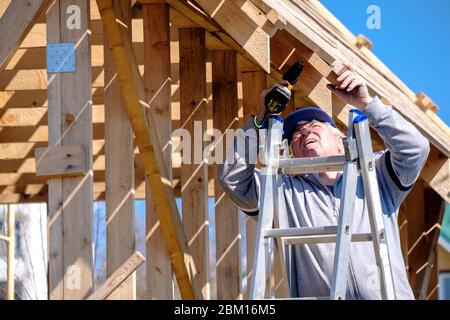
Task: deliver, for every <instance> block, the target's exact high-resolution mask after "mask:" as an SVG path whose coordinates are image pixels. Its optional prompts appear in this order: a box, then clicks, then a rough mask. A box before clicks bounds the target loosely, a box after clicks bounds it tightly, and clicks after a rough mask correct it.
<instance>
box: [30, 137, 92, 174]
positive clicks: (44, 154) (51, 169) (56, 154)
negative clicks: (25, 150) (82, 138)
mask: <svg viewBox="0 0 450 320" xmlns="http://www.w3.org/2000/svg"><path fill="white" fill-rule="evenodd" d="M34 152H35V158H36V176H44V177H53V178H58V177H59V178H61V177H69V176H72V177H73V176H83V175H85V174H86V173H87V172H88V169H89V167H88V163H89V161H87V160H86V154H85V152H84V149H83V146H82V145H73V146H58V147H51V148H36V149H35V151H34Z"/></svg>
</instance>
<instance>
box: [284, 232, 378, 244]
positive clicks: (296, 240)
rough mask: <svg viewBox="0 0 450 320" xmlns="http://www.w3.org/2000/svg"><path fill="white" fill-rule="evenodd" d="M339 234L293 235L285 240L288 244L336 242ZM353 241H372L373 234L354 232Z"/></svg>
mask: <svg viewBox="0 0 450 320" xmlns="http://www.w3.org/2000/svg"><path fill="white" fill-rule="evenodd" d="M336 238H337V235H335V234H332V235H320V236H317V235H312V236H302V237H292V238H287V239H286V240H285V242H284V243H285V244H287V245H298V244H316V243H335V242H336ZM351 241H352V242H364V241H372V234H370V233H354V234H352V240H351Z"/></svg>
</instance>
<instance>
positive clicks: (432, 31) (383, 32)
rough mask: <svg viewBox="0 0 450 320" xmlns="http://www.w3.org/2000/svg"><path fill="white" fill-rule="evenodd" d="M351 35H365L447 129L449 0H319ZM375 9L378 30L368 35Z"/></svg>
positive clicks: (449, 100)
mask: <svg viewBox="0 0 450 320" xmlns="http://www.w3.org/2000/svg"><path fill="white" fill-rule="evenodd" d="M321 3H322V4H323V5H324V6H325V7H327V8H328V10H329V11H331V12H332V13H333V14H334V15H335V16H336V17H337V18H338V19H339V20H340V21H341V22H342V23H343V24H344V25H345V26H346V27H347V28H348V29H349V30H350V31H351V32H352V33H353V34H355V35H358V34H360V33H362V34H364V35H366V36H367V37H368V38H369V39H370V40H371V41H372V42H373V44H374V47H373V49H372V51H373V52H374V53H375V54H376V55H377V57H378V58H379V59H380V60H381V61H383V63H384V64H385V65H386V66H387V67H388V68H389V69H391V70H392V71H393V72H394V73H395V74H396V75H397V76H398V77H399V78H400V79H401V80H402V81H403V82H404V83H405V84H406V85H407V86H408V87H409V88H410V89H411V90H412V91H413V92H418V91H423V92H425V94H426V95H428V96H429V97H430V98H431V99H432V100H433V101H434V102H435V103H436V104H437V105H438V106H439V109H440V110H439V112H438V115H439V117H440V118H441V119H442V120H443V121H444V122H445V123H446V124H447V125H448V126H450V82H449V81H448V80H447V79H446V77H447V76H449V75H450V1H449V0H372V1H368V0H346V1H337V0H321ZM370 5H377V6H378V7H379V8H380V12H381V28H380V29H373V30H369V29H368V27H367V24H366V22H367V19H368V17H369V16H370V14H368V13H367V8H368V7H369V6H370Z"/></svg>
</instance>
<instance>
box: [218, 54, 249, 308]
mask: <svg viewBox="0 0 450 320" xmlns="http://www.w3.org/2000/svg"><path fill="white" fill-rule="evenodd" d="M211 60H212V76H213V126H214V128H216V129H219V130H220V131H221V132H222V133H223V134H224V133H225V130H226V129H227V128H230V129H233V128H236V126H237V124H238V108H237V106H238V99H237V98H238V97H237V64H236V53H235V52H233V51H213V52H212V59H211ZM224 139H225V137H224V136H223V137H222V140H224ZM225 145H226V144H225V143H224V150H225V148H226V147H225ZM224 154H225V153H224ZM215 176H217V174H216V175H215ZM214 191H215V223H216V258H217V262H216V266H217V298H218V299H219V300H223V299H232V300H235V299H242V294H241V290H240V289H241V288H240V281H241V272H240V262H239V255H240V254H239V250H240V232H239V228H238V226H239V216H238V209H237V207H236V206H235V205H234V203H233V202H232V200H231V199H230V198H228V197H227V196H226V195H225V194H224V191H223V189H222V188H221V187H220V185H219V184H218V183H217V181H216V182H215V185H214ZM217 226H220V227H219V228H218V227H217Z"/></svg>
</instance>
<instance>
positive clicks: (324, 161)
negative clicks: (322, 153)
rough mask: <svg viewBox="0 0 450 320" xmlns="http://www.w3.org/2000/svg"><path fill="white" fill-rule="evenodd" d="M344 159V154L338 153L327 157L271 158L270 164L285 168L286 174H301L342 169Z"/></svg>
mask: <svg viewBox="0 0 450 320" xmlns="http://www.w3.org/2000/svg"><path fill="white" fill-rule="evenodd" d="M345 161H346V160H345V156H343V155H339V156H329V157H308V158H292V159H273V160H272V161H271V162H270V164H271V165H272V166H273V167H276V168H280V169H285V171H286V173H288V174H302V173H318V172H330V171H342V170H343V168H344V164H345Z"/></svg>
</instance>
